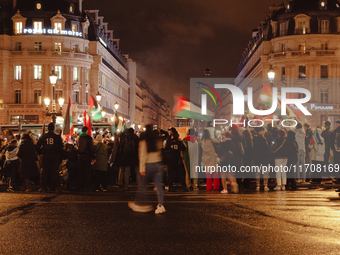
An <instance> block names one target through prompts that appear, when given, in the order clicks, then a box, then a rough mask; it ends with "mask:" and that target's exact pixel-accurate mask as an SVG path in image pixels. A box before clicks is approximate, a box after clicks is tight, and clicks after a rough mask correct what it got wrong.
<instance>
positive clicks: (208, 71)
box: [204, 67, 211, 77]
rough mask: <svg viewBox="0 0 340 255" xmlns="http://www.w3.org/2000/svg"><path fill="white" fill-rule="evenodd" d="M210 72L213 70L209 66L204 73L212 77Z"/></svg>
mask: <svg viewBox="0 0 340 255" xmlns="http://www.w3.org/2000/svg"><path fill="white" fill-rule="evenodd" d="M210 74H211V71H210V69H209V68H208V67H207V69H205V71H204V75H205V77H210Z"/></svg>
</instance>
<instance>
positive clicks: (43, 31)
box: [23, 28, 83, 37]
mask: <svg viewBox="0 0 340 255" xmlns="http://www.w3.org/2000/svg"><path fill="white" fill-rule="evenodd" d="M23 33H24V34H50V35H71V36H78V37H83V33H82V32H73V31H71V30H56V29H45V28H43V29H33V28H25V29H24V30H23Z"/></svg>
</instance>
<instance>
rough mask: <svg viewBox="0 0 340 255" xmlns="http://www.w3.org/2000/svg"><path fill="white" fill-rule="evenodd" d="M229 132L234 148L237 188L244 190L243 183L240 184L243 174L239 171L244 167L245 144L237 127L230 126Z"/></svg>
mask: <svg viewBox="0 0 340 255" xmlns="http://www.w3.org/2000/svg"><path fill="white" fill-rule="evenodd" d="M230 132H231V134H232V135H233V138H232V141H233V143H234V145H235V147H236V151H235V154H234V157H235V166H236V169H237V172H236V178H237V183H238V185H239V188H246V187H244V183H242V179H243V175H244V173H241V172H239V170H240V169H241V166H243V165H244V156H245V150H246V142H245V139H244V136H243V134H240V133H239V128H238V126H236V125H232V126H231V127H230ZM246 184H247V183H246Z"/></svg>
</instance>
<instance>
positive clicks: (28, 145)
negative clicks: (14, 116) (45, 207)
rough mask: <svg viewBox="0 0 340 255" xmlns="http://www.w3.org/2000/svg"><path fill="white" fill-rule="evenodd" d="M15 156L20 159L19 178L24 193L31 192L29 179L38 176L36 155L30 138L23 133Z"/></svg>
mask: <svg viewBox="0 0 340 255" xmlns="http://www.w3.org/2000/svg"><path fill="white" fill-rule="evenodd" d="M17 156H18V157H19V158H20V163H21V164H20V165H21V167H20V177H21V178H22V179H23V181H24V182H23V186H24V188H26V190H25V192H30V191H32V187H31V181H30V178H32V177H35V176H38V175H39V169H38V166H37V161H38V155H37V153H36V149H35V145H34V143H33V141H32V138H31V136H30V135H29V134H28V133H25V134H23V135H22V137H21V144H20V146H19V151H18V154H17ZM25 186H26V187H25Z"/></svg>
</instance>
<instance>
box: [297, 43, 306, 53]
mask: <svg viewBox="0 0 340 255" xmlns="http://www.w3.org/2000/svg"><path fill="white" fill-rule="evenodd" d="M299 50H300V51H302V52H303V53H305V52H306V43H305V42H304V43H300V44H299Z"/></svg>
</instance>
